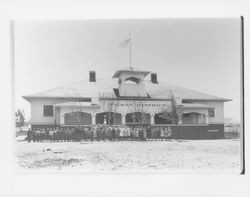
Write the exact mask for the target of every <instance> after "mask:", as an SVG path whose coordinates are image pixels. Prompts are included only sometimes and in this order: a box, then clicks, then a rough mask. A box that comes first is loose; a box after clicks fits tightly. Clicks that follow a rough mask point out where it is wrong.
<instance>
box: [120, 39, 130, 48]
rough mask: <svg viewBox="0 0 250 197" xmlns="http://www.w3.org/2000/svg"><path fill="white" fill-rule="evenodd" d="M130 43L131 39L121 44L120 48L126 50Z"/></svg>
mask: <svg viewBox="0 0 250 197" xmlns="http://www.w3.org/2000/svg"><path fill="white" fill-rule="evenodd" d="M130 41H131V38H129V39H127V40H124V41H122V42H121V43H119V47H120V48H126V47H128V45H129V43H130Z"/></svg>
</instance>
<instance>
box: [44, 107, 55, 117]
mask: <svg viewBox="0 0 250 197" xmlns="http://www.w3.org/2000/svg"><path fill="white" fill-rule="evenodd" d="M46 107H52V114H48V112H47V113H45V111H46V110H45V108H46ZM47 110H48V109H47ZM43 116H44V117H53V116H54V106H53V105H43Z"/></svg>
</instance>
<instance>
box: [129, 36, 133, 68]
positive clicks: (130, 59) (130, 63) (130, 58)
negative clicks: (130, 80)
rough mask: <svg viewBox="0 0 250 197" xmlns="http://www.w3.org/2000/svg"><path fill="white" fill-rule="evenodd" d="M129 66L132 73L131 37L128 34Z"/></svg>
mask: <svg viewBox="0 0 250 197" xmlns="http://www.w3.org/2000/svg"><path fill="white" fill-rule="evenodd" d="M129 41H130V42H129V66H130V68H131V70H132V71H133V68H132V57H131V48H132V46H131V45H132V36H131V33H129Z"/></svg>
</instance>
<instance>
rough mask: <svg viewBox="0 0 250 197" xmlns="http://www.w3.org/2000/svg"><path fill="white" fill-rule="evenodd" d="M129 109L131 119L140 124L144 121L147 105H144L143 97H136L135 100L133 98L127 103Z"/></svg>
mask: <svg viewBox="0 0 250 197" xmlns="http://www.w3.org/2000/svg"><path fill="white" fill-rule="evenodd" d="M127 105H128V108H129V111H131V113H132V119H133V120H134V122H137V123H139V125H140V126H142V125H143V124H144V123H145V122H146V118H147V114H148V111H147V109H148V108H147V105H145V99H144V98H139V99H138V98H137V100H133V101H131V100H130V102H128V103H127Z"/></svg>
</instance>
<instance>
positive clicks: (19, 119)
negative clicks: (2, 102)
mask: <svg viewBox="0 0 250 197" xmlns="http://www.w3.org/2000/svg"><path fill="white" fill-rule="evenodd" d="M15 116H16V126H20V127H21V126H24V123H25V113H24V111H23V110H20V109H18V110H17V111H16V113H15Z"/></svg>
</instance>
